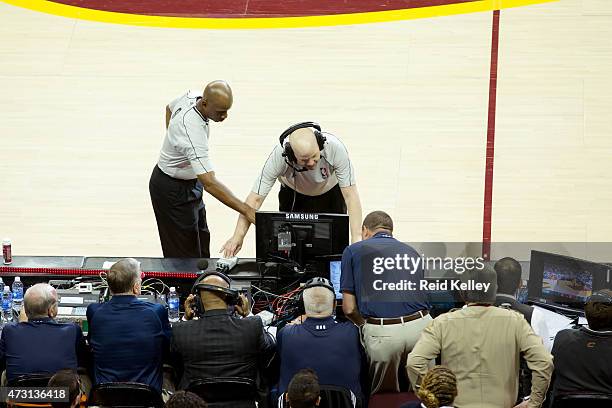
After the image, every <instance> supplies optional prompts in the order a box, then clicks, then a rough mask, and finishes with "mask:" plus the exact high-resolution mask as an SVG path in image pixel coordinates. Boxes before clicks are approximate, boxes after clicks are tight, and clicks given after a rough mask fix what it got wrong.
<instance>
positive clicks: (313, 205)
mask: <svg viewBox="0 0 612 408" xmlns="http://www.w3.org/2000/svg"><path fill="white" fill-rule="evenodd" d="M276 180H278V181H280V183H281V188H280V191H279V193H278V208H279V211H284V212H305V213H332V214H346V213H347V211H348V215H349V222H350V228H351V238H352V242H356V241H359V240H360V237H361V202H360V200H359V192H358V191H357V186H356V184H355V170H354V169H353V165H352V164H351V160H350V159H349V155H348V151H347V149H346V147H345V146H344V144H343V143H342V142H341V141H340V139H338V138H337V137H336V136H334V135H332V134H330V133H326V132H322V131H321V127H320V126H319V125H318V124H316V123H314V122H303V123H298V124H296V125H293V126H291V127H290V128H289V129H287V130H285V131H284V132H283V133H282V134H281V136H280V143H278V144H277V145H276V147H275V148H274V150H272V153H270V156H268V159H267V160H266V163H265V164H264V167H263V169H262V170H261V172H260V174H259V176H258V177H257V179H256V180H255V183H254V184H253V188H252V189H251V192H250V193H249V195H248V197H247V199H246V203H247V204H248V205H250V206H251V207H254V208H256V209H259V208H260V207H261V205H262V204H263V202H264V200H265V198H266V196H267V195H268V193H269V192H270V190H271V189H272V186H273V185H274V183H275V182H276ZM249 226H250V224H249V222H248V220H247V218H245V217H244V216H240V217H239V218H238V223H237V225H236V229H235V231H234V235H233V236H232V237H231V238H230V239H229V240H228V241H227V242H226V243H225V244H224V245H223V248H221V251H222V252H223V256H225V257H229V256H234V255H235V254H236V253H238V251H240V249H241V248H242V242H243V240H244V236H245V235H246V233H247V231H248V229H249Z"/></svg>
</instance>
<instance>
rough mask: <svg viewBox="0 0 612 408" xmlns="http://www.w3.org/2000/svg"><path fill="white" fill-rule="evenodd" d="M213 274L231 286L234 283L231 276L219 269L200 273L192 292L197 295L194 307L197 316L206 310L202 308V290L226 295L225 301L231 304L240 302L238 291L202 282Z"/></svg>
mask: <svg viewBox="0 0 612 408" xmlns="http://www.w3.org/2000/svg"><path fill="white" fill-rule="evenodd" d="M211 275H215V276H218V277H220V278H221V279H223V280H224V281H225V282H227V284H228V285H229V286H231V284H232V280H231V279H230V278H229V276H227V275H226V274H224V273H222V272H219V271H210V272H206V273H203V274H202V275H200V276H199V277H198V278H197V279H196V281H195V282H194V283H193V286H192V287H191V293H192V294H193V295H195V302H194V303H195V304H194V306H193V308H194V312H195V315H196V316H201V315H202V313H204V310H203V308H202V301H201V299H200V291H201V290H207V291H210V292H215V293H217V294H220V295H225V302H226V303H227V304H228V305H229V306H234V305H237V304H238V303H239V302H240V295H239V293H238V291H236V290H233V289H229V288H224V287H221V286H216V285H211V284H208V283H202V281H203V280H204V279H206V278H208V277H209V276H211Z"/></svg>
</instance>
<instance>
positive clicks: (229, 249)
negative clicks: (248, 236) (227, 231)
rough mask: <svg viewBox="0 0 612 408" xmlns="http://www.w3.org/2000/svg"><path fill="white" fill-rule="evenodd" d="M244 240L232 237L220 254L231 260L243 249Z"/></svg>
mask: <svg viewBox="0 0 612 408" xmlns="http://www.w3.org/2000/svg"><path fill="white" fill-rule="evenodd" d="M242 242H243V241H242V239H238V238H236V237H233V236H232V237H231V238H230V239H228V240H227V242H226V243H225V244H223V246H222V247H221V250H219V252H222V253H223V257H224V258H231V257H232V256H236V254H237V253H238V252H239V251H240V249H242Z"/></svg>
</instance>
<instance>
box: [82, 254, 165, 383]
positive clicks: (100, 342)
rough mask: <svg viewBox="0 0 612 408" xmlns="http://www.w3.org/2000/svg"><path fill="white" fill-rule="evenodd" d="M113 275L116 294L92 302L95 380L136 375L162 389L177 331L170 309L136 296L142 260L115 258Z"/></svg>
mask: <svg viewBox="0 0 612 408" xmlns="http://www.w3.org/2000/svg"><path fill="white" fill-rule="evenodd" d="M107 281H108V288H109V289H110V293H111V295H113V297H112V298H111V300H109V301H108V302H106V303H100V304H91V305H89V306H88V307H87V321H88V322H89V344H90V346H91V349H92V352H93V358H94V370H93V372H94V381H95V383H96V384H99V383H105V382H118V381H132V382H138V383H142V384H147V385H149V386H151V387H153V388H155V389H156V390H158V391H159V392H161V388H162V356H163V355H164V354H167V351H168V347H169V342H170V336H171V329H170V323H169V322H168V312H167V311H166V309H165V308H164V307H163V306H162V305H159V304H154V303H149V302H143V301H141V300H138V299H137V298H136V295H139V294H140V285H141V270H140V262H138V261H137V260H135V259H132V258H126V259H122V260H120V261H118V262H117V263H115V264H114V265H113V266H112V267H111V268H110V270H109V271H108V276H107Z"/></svg>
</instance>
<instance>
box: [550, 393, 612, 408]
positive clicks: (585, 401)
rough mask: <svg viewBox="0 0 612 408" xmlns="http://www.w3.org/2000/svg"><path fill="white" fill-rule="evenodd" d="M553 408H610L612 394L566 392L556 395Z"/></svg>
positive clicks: (611, 405)
mask: <svg viewBox="0 0 612 408" xmlns="http://www.w3.org/2000/svg"><path fill="white" fill-rule="evenodd" d="M551 407H552V408H582V407H588V408H610V407H612V394H564V395H557V396H555V397H554V399H553V402H552V404H551Z"/></svg>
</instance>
